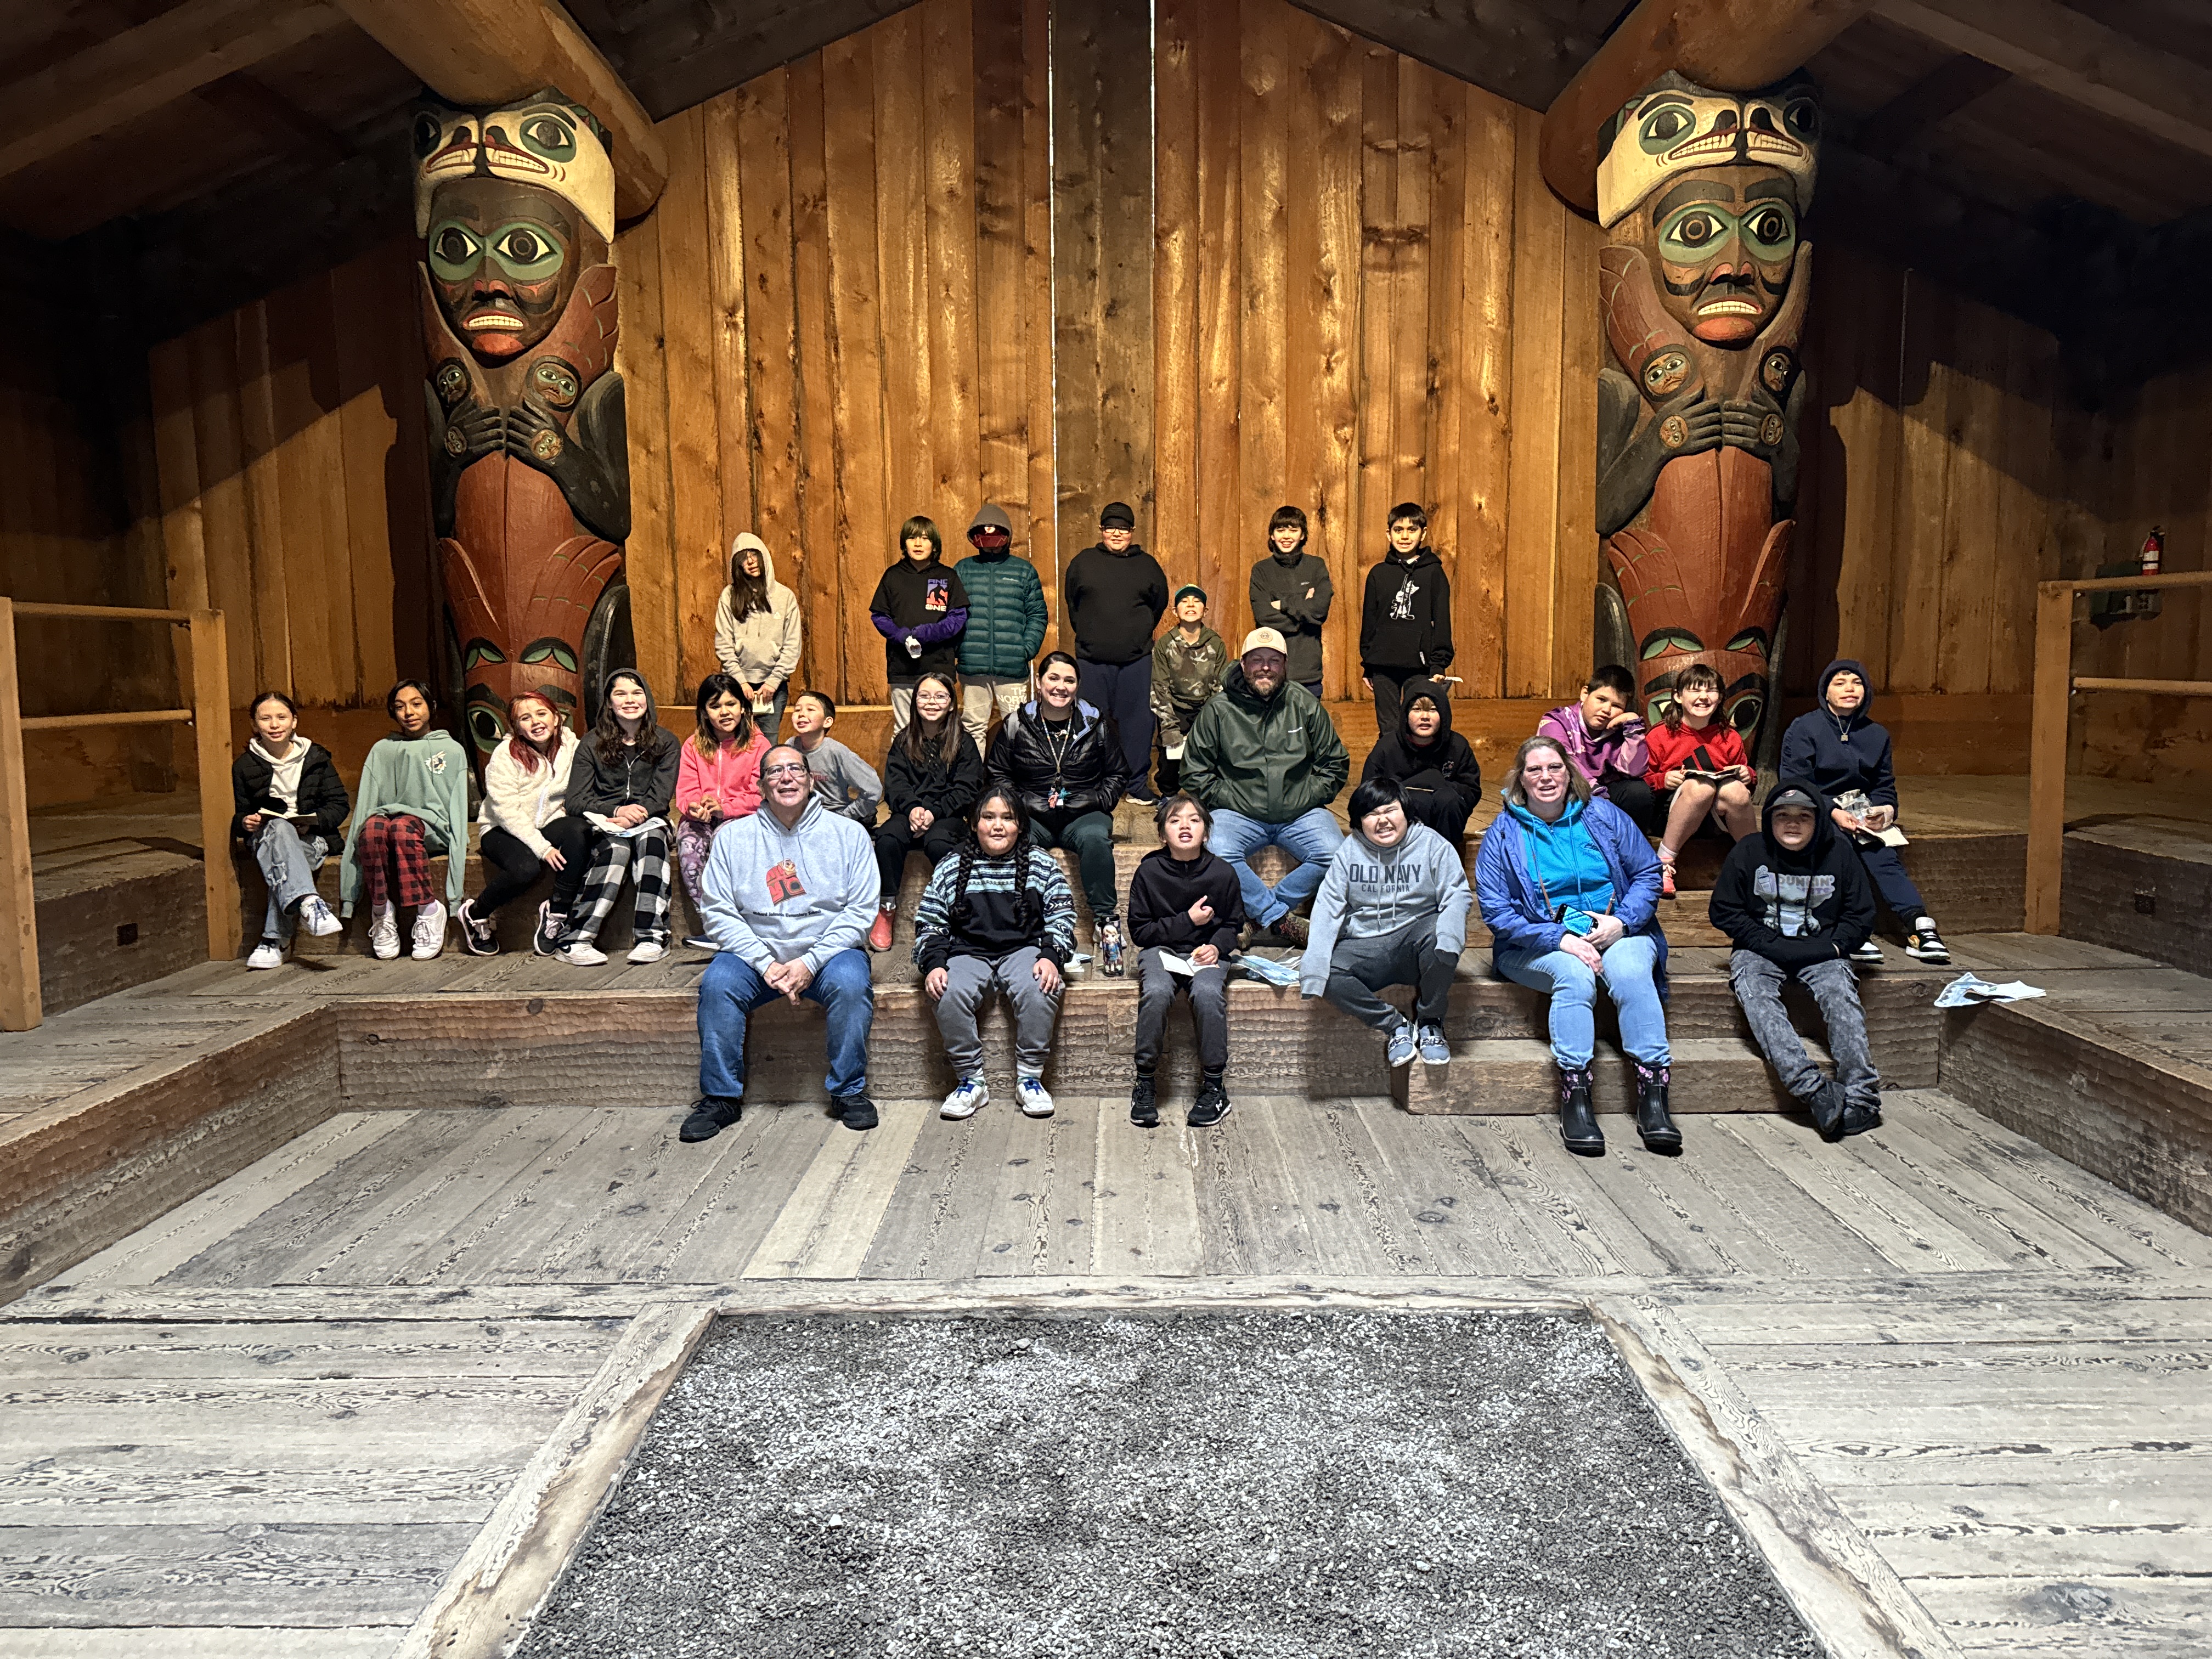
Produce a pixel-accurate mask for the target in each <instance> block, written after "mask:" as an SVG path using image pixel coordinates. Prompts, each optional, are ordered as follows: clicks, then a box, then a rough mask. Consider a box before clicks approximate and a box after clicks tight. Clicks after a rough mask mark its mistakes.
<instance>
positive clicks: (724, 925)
mask: <svg viewBox="0 0 2212 1659" xmlns="http://www.w3.org/2000/svg"><path fill="white" fill-rule="evenodd" d="M699 886H700V889H701V891H700V895H699V906H700V918H701V920H702V921H703V922H704V923H705V925H706V928H707V934H708V938H710V939H713V940H714V943H715V945H716V946H717V947H719V948H720V949H721V950H724V951H730V952H732V954H734V955H736V956H737V957H740V958H741V959H742V960H743V961H744V963H745V965H746V966H747V967H749V968H750V969H752V970H753V971H754V972H755V973H757V974H758V973H766V972H767V971H768V970H769V969H770V968H772V967H774V966H775V964H776V963H779V962H790V961H793V960H794V959H801V958H803V959H804V960H805V963H806V965H807V968H808V969H810V970H811V971H812V972H814V973H817V974H818V973H820V972H821V971H822V964H823V963H825V962H827V961H829V958H830V957H833V956H835V955H836V954H837V952H838V951H848V950H853V949H855V948H857V947H858V946H859V945H860V942H861V941H862V940H863V939H866V938H867V936H868V929H869V928H870V927H873V926H874V925H875V920H876V908H877V901H878V898H879V896H881V893H882V889H883V878H882V877H881V876H879V875H878V873H877V872H876V851H875V843H874V842H872V841H870V840H869V838H868V832H867V831H866V830H865V829H861V828H860V825H859V824H857V823H854V822H853V821H852V819H850V818H847V817H839V816H838V815H837V814H836V813H835V812H832V811H829V809H828V808H827V807H825V806H823V805H822V803H821V801H820V800H818V799H816V798H814V797H813V796H811V795H810V796H809V797H807V800H806V805H805V809H804V810H803V811H801V812H800V813H799V822H798V823H796V824H794V825H793V827H792V828H790V829H785V828H784V827H783V820H782V819H781V818H779V817H776V815H775V811H774V809H773V808H770V807H767V806H763V808H762V809H761V810H760V811H757V812H756V813H754V814H753V815H752V816H751V817H747V818H739V819H738V821H737V822H736V823H733V824H731V825H730V826H729V827H728V828H726V829H723V830H721V831H720V833H719V834H717V835H716V836H715V837H714V845H713V850H712V851H710V852H709V853H708V854H707V869H706V872H705V874H704V875H703V876H702V878H700V882H699Z"/></svg>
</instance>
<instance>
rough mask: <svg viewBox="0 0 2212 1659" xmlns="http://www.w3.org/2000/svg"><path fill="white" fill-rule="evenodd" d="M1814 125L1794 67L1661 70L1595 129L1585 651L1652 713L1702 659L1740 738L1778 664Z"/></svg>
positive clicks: (1766, 699) (1755, 724)
mask: <svg viewBox="0 0 2212 1659" xmlns="http://www.w3.org/2000/svg"><path fill="white" fill-rule="evenodd" d="M1819 136H1820V108H1819V105H1818V103H1817V102H1816V100H1815V99H1814V92H1813V88H1812V87H1811V85H1810V83H1808V82H1805V81H1803V80H1802V79H1801V80H1794V81H1791V82H1785V83H1784V84H1783V85H1780V86H1776V87H1771V88H1765V90H1762V91H1759V92H1755V93H1741V94H1740V93H1721V92H1712V91H1710V90H1707V89H1706V88H1702V87H1698V86H1693V85H1692V84H1691V83H1690V82H1687V81H1686V80H1684V79H1683V78H1682V77H1681V76H1677V75H1668V76H1662V78H1661V79H1659V80H1658V81H1656V82H1653V83H1652V84H1651V85H1650V86H1649V87H1647V88H1644V91H1643V92H1642V93H1640V94H1638V96H1637V97H1636V98H1634V99H1632V100H1630V102H1629V103H1628V104H1627V105H1626V106H1625V107H1624V108H1623V109H1622V110H1621V111H1620V113H1619V114H1618V115H1616V116H1615V117H1614V118H1613V120H1612V121H1611V122H1610V123H1608V124H1607V127H1606V130H1605V131H1603V132H1602V133H1601V135H1600V138H1599V144H1598V153H1599V162H1598V220H1599V222H1600V224H1601V225H1602V226H1603V228H1604V229H1605V231H1606V232H1607V235H1606V240H1605V245H1604V246H1603V247H1602V249H1601V252H1600V254H1599V262H1598V269H1599V276H1598V289H1599V301H1600V304H1601V307H1602V309H1603V313H1604V319H1605V337H1606V358H1605V366H1604V368H1601V370H1600V371H1599V386H1598V487H1597V516H1598V533H1599V534H1600V536H1601V538H1603V540H1604V546H1605V552H1606V561H1605V563H1606V567H1607V571H1606V578H1605V580H1604V583H1603V586H1601V588H1600V590H1599V593H1598V627H1597V649H1598V659H1599V660H1600V661H1601V662H1607V661H1617V662H1620V663H1622V664H1624V665H1626V666H1627V667H1628V668H1629V670H1630V671H1631V672H1632V673H1633V674H1634V675H1635V677H1636V682H1637V685H1638V690H1639V691H1640V693H1641V702H1642V705H1643V707H1644V709H1645V710H1646V712H1647V713H1648V714H1655V715H1656V714H1659V713H1662V712H1663V711H1664V710H1665V708H1666V707H1667V705H1668V702H1670V701H1671V700H1672V697H1673V692H1674V679H1675V677H1676V676H1677V675H1678V674H1680V672H1681V671H1682V670H1683V669H1684V668H1685V667H1686V666H1688V665H1690V664H1691V663H1693V662H1702V663H1705V664H1708V665H1711V666H1712V667H1713V668H1714V669H1716V670H1717V671H1718V672H1719V674H1720V677H1721V684H1722V685H1723V688H1725V690H1724V693H1723V703H1722V708H1723V713H1724V714H1725V715H1726V717H1727V718H1728V720H1730V721H1731V722H1732V723H1733V724H1734V725H1735V726H1736V727H1737V729H1738V730H1740V731H1741V732H1743V733H1744V736H1745V738H1746V740H1747V742H1749V743H1751V744H1753V747H1754V749H1756V747H1757V738H1758V734H1759V728H1760V726H1761V723H1762V721H1763V720H1764V717H1765V713H1766V711H1767V710H1768V709H1769V708H1771V707H1772V706H1773V704H1774V702H1775V682H1774V677H1775V675H1776V674H1777V673H1778V671H1779V668H1780V663H1779V660H1778V657H1779V648H1780V647H1779V638H1780V634H1781V629H1782V625H1783V598H1784V595H1783V582H1784V575H1785V573H1786V570H1787V567H1788V563H1789V557H1790V529H1791V519H1790V513H1791V512H1792V510H1793V509H1794V507H1795V505H1796V495H1797V417H1798V413H1799V410H1800V409H1801V407H1802V404H1803V402H1804V395H1805V387H1804V380H1803V374H1802V368H1801V366H1800V363H1799V359H1798V336H1799V334H1800V332H1801V331H1802V326H1803V323H1804V318H1805V303H1806V299H1807V297H1808V288H1809V286H1810V276H1811V270H1810V265H1811V260H1812V252H1813V250H1812V246H1811V245H1810V244H1809V243H1808V241H1806V240H1805V239H1804V238H1803V237H1802V235H1801V234H1800V233H1799V229H1798V225H1799V221H1800V220H1801V218H1802V216H1803V215H1804V212H1805V210H1806V207H1807V205H1808V203H1809V202H1810V201H1811V199H1812V195H1813V183H1814V168H1815V164H1816V161H1817V145H1818V142H1819Z"/></svg>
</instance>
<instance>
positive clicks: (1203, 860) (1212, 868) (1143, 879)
mask: <svg viewBox="0 0 2212 1659" xmlns="http://www.w3.org/2000/svg"><path fill="white" fill-rule="evenodd" d="M1200 899H1204V900H1205V901H1206V902H1207V903H1209V904H1211V905H1212V907H1213V920H1212V921H1210V922H1208V923H1206V926H1205V927H1200V926H1199V925H1198V924H1197V923H1196V922H1194V921H1192V920H1191V919H1190V907H1191V906H1192V905H1194V904H1195V903H1197V902H1198V901H1199V900H1200ZM1243 927H1244V899H1243V893H1242V892H1241V891H1240V890H1239V889H1238V887H1237V872H1236V870H1235V868H1234V867H1233V866H1231V865H1230V864H1229V863H1227V862H1226V861H1225V860H1222V859H1218V858H1216V857H1215V856H1214V855H1213V854H1211V853H1209V852H1207V851H1206V848H1203V847H1201V848H1199V849H1198V856H1197V857H1196V858H1194V859H1188V860H1186V859H1178V858H1177V857H1176V855H1175V854H1173V853H1171V852H1170V851H1169V850H1168V849H1167V848H1164V847H1155V848H1153V849H1152V851H1151V852H1149V853H1147V854H1145V856H1144V857H1143V858H1142V859H1141V860H1139V861H1138V864H1137V872H1136V873H1135V874H1134V875H1133V876H1131V877H1130V878H1129V937H1130V938H1131V939H1134V940H1135V941H1136V944H1137V948H1138V949H1139V950H1140V951H1143V950H1149V949H1150V948H1151V947H1152V946H1153V945H1158V946H1159V948H1160V949H1161V950H1163V951H1176V952H1178V953H1181V952H1183V951H1194V950H1196V949H1197V948H1198V947H1199V946H1200V945H1212V946H1213V948H1214V949H1215V950H1217V951H1220V952H1221V954H1222V955H1223V956H1225V957H1226V956H1230V955H1231V954H1233V953H1234V952H1235V951H1236V949H1237V938H1238V936H1239V935H1240V933H1242V932H1243Z"/></svg>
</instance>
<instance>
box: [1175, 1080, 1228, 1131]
mask: <svg viewBox="0 0 2212 1659" xmlns="http://www.w3.org/2000/svg"><path fill="white" fill-rule="evenodd" d="M1228 1115H1229V1091H1228V1090H1226V1089H1225V1088H1223V1087H1222V1086H1221V1079H1219V1078H1218V1077H1210V1078H1208V1079H1206V1081H1205V1082H1204V1083H1203V1084H1201V1085H1200V1086H1199V1091H1198V1099H1197V1101H1196V1102H1195V1103H1193V1105H1192V1106H1191V1109H1190V1115H1189V1116H1188V1117H1187V1118H1185V1119H1184V1120H1183V1121H1184V1122H1186V1123H1188V1125H1190V1127H1192V1128H1194V1129H1210V1128H1212V1127H1213V1126H1214V1125H1215V1124H1217V1123H1218V1122H1220V1121H1221V1120H1222V1119H1223V1118H1225V1117H1227V1116H1228Z"/></svg>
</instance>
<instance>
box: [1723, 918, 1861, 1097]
mask: <svg viewBox="0 0 2212 1659" xmlns="http://www.w3.org/2000/svg"><path fill="white" fill-rule="evenodd" d="M1790 977H1791V976H1790V975H1789V974H1787V973H1785V972H1784V970H1783V969H1780V968H1778V967H1777V966H1776V965H1775V964H1774V963H1771V962H1769V961H1768V960H1767V959H1766V958H1765V957H1763V956H1760V955H1759V953H1758V952H1757V951H1733V952H1731V953H1730V955H1729V987H1730V988H1731V989H1732V990H1734V991H1735V1000H1737V1001H1738V1002H1739V1003H1741V1005H1742V1006H1743V1013H1744V1018H1746V1019H1747V1020H1749V1021H1750V1022H1751V1034H1752V1036H1753V1037H1754V1038H1755V1039H1756V1040H1757V1041H1758V1043H1759V1051H1760V1052H1761V1053H1762V1054H1765V1056H1766V1060H1767V1064H1769V1065H1770V1066H1773V1067H1774V1069H1775V1071H1776V1073H1778V1074H1779V1075H1780V1077H1781V1079H1782V1086H1783V1087H1784V1088H1785V1089H1787V1090H1789V1091H1790V1093H1791V1094H1792V1095H1795V1096H1796V1097H1797V1098H1798V1099H1800V1100H1809V1099H1811V1098H1812V1097H1814V1095H1816V1094H1818V1093H1820V1084H1821V1081H1822V1079H1821V1076H1820V1067H1819V1066H1815V1065H1814V1063H1813V1057H1812V1056H1811V1055H1810V1054H1807V1053H1806V1052H1805V1043H1804V1040H1803V1039H1802V1038H1801V1037H1800V1036H1798V1035H1797V1028H1796V1027H1795V1026H1794V1025H1792V1024H1790V1013H1789V1011H1788V1010H1787V1009H1785V1008H1784V1007H1783V1006H1782V987H1784V986H1785V985H1787V984H1788V983H1789V982H1790ZM1796 979H1797V981H1798V982H1799V983H1800V984H1802V985H1803V986H1804V987H1805V988H1806V989H1808V991H1810V992H1812V994H1813V1000H1814V1002H1816V1003H1818V1004H1819V1005H1820V1018H1821V1021H1822V1023H1823V1024H1826V1026H1827V1028H1828V1052H1829V1054H1832V1055H1833V1056H1834V1057H1835V1061H1836V1076H1837V1078H1838V1080H1839V1081H1841V1083H1842V1084H1843V1085H1844V1100H1845V1101H1846V1102H1847V1103H1850V1104H1851V1105H1853V1106H1865V1107H1869V1108H1871V1109H1873V1110H1875V1111H1880V1110H1881V1077H1880V1076H1879V1075H1878V1074H1877V1073H1875V1069H1874V1059H1873V1056H1872V1055H1871V1054H1869V1053H1868V1051H1867V1031H1866V1012H1865V1011H1864V1010H1863V1009H1862V1008H1861V1007H1860V1006H1859V991H1858V981H1857V978H1856V976H1855V975H1853V974H1852V973H1851V965H1850V963H1848V962H1840V961H1838V962H1816V963H1814V964H1813V965H1812V966H1811V967H1810V968H1803V969H1799V970H1798V972H1797V974H1796Z"/></svg>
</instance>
